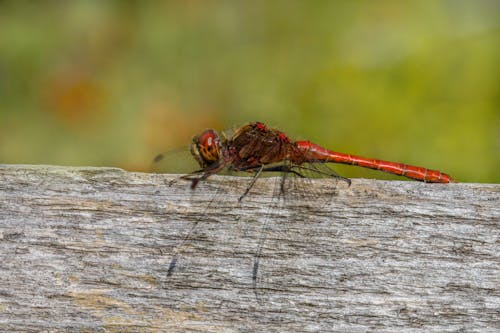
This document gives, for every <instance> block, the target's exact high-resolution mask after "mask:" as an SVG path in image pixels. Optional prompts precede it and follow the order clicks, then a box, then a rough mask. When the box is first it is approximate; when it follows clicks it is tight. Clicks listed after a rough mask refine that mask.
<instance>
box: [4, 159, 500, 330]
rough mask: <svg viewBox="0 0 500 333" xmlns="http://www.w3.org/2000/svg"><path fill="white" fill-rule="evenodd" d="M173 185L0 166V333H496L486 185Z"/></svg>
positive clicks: (497, 199)
mask: <svg viewBox="0 0 500 333" xmlns="http://www.w3.org/2000/svg"><path fill="white" fill-rule="evenodd" d="M175 179H177V178H176V176H173V175H158V174H146V173H129V172H125V171H123V170H120V169H112V168H91V167H80V168H69V167H57V166H26V165H0V211H1V215H0V281H1V284H0V330H1V331H42V330H46V331H119V332H124V331H131V332H136V331H140V332H292V331H296V332H331V331H337V332H371V331H377V332H498V331H500V289H499V286H500V255H499V253H500V241H499V235H500V222H499V221H500V185H495V184H461V183H459V184H446V185H442V184H424V183H419V182H412V181H377V180H366V179H354V180H353V181H352V185H351V186H350V187H349V186H347V185H346V184H345V183H344V182H336V181H335V180H325V179H322V180H298V181H297V182H295V183H294V187H293V188H290V189H289V190H288V191H287V192H285V200H282V198H281V197H280V196H279V195H278V194H279V191H278V190H276V189H279V179H278V178H264V179H260V180H258V181H257V183H256V184H255V186H254V187H253V188H252V190H251V191H250V193H249V194H248V195H247V196H246V197H245V198H243V200H242V201H241V202H239V201H238V198H239V197H240V195H241V194H242V193H243V192H244V191H245V189H246V187H247V186H248V184H249V181H250V180H249V178H239V177H213V178H211V179H210V180H209V181H207V182H203V183H201V184H200V185H199V187H198V188H196V189H195V190H194V191H192V190H190V189H189V183H187V182H186V181H182V180H177V181H175ZM172 180H174V181H173V182H172ZM304 189H305V191H303V190H304ZM193 226H194V227H193ZM173 258H176V261H175V265H174V261H173ZM256 261H258V266H257V268H255V266H256V265H255V262H256Z"/></svg>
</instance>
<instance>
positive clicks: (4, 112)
mask: <svg viewBox="0 0 500 333" xmlns="http://www.w3.org/2000/svg"><path fill="white" fill-rule="evenodd" d="M254 120H259V121H263V122H265V123H267V124H268V125H270V126H272V127H277V128H280V129H281V130H283V131H284V132H286V133H287V134H289V135H290V136H291V137H293V138H296V139H309V140H311V141H314V142H316V143H319V144H321V145H323V146H326V147H328V148H330V149H333V150H337V151H340V152H346V153H352V154H358V155H364V156H367V157H375V158H380V159H387V160H393V161H397V162H405V163H409V164H416V165H421V166H425V167H428V168H433V169H439V170H442V171H444V172H447V173H449V174H451V175H452V176H454V177H455V178H457V179H458V180H460V181H466V182H500V154H499V152H500V2H499V1H478V0H475V1H467V0H449V1H433V0H427V1H426V0H421V1H348V0H345V1H305V0H304V1H293V0H277V1H202V0H189V1H90V0H89V1H76V0H75V1H0V163H36V164H59V165H93V166H116V167H121V168H125V169H127V170H133V171H148V170H150V164H151V160H152V158H153V157H154V156H155V155H156V154H157V153H159V152H162V151H166V150H167V151H168V150H170V149H175V148H177V147H184V146H187V145H188V144H189V143H190V140H191V137H192V135H194V134H196V133H198V132H200V131H201V130H203V129H205V128H207V127H214V128H216V129H224V128H228V127H229V128H230V127H234V126H237V125H241V124H244V123H246V122H248V121H254ZM335 169H336V170H337V171H338V172H340V173H341V174H342V175H344V176H347V177H370V178H381V179H387V178H391V179H392V178H394V177H391V176H389V175H387V174H384V173H380V172H374V171H370V170H364V169H361V168H355V167H348V166H339V167H338V168H337V167H335ZM186 171H190V170H186Z"/></svg>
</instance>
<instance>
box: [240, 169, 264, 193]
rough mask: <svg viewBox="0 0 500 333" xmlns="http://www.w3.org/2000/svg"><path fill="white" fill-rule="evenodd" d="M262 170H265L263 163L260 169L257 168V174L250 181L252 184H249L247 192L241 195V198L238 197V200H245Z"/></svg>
mask: <svg viewBox="0 0 500 333" xmlns="http://www.w3.org/2000/svg"><path fill="white" fill-rule="evenodd" d="M262 170H264V166H263V165H262V166H261V167H260V168H259V169H257V171H256V172H255V175H254V176H253V178H252V181H251V182H250V185H248V186H247V188H246V190H245V192H244V193H243V194H242V195H241V196H240V198H239V199H238V201H240V202H241V200H243V198H244V197H245V196H246V195H247V194H248V192H250V190H251V189H252V187H253V185H254V184H255V181H256V180H257V178H259V176H260V174H261V173H262Z"/></svg>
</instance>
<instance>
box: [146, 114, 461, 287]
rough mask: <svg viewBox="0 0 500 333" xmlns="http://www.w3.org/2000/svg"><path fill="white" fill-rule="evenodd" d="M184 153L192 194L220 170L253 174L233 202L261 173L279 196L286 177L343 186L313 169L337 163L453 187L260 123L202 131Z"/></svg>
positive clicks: (433, 176) (434, 175)
mask: <svg viewBox="0 0 500 333" xmlns="http://www.w3.org/2000/svg"><path fill="white" fill-rule="evenodd" d="M190 150H191V155H192V157H193V158H194V159H195V160H196V161H197V162H198V165H199V167H200V169H198V170H196V171H194V172H192V173H190V174H187V175H184V176H181V178H182V179H185V180H188V181H190V182H191V186H190V187H191V189H195V188H196V186H197V185H198V184H199V183H200V182H201V181H204V180H206V179H207V178H209V177H210V176H212V175H215V174H219V173H222V172H223V171H229V172H248V173H251V174H253V178H252V180H251V182H250V184H249V185H248V186H247V188H246V189H245V191H244V193H243V194H242V195H241V196H240V197H239V201H241V200H242V199H243V198H244V197H245V196H246V195H247V194H248V193H249V191H250V189H251V188H252V187H253V185H254V184H255V181H256V180H257V179H258V178H259V177H260V176H261V175H262V174H263V173H265V172H280V173H282V175H283V177H282V179H283V181H281V183H280V184H281V186H280V192H281V193H284V192H285V191H286V189H285V187H284V184H285V182H284V179H285V177H284V176H286V175H290V174H291V175H293V176H296V177H299V178H306V177H310V175H311V174H312V175H316V176H319V177H334V178H337V179H341V180H343V181H345V182H346V183H347V184H348V185H350V184H351V181H350V180H349V179H348V178H344V177H341V176H339V175H338V174H337V173H335V172H334V171H333V170H331V169H329V168H323V167H318V166H319V165H325V164H328V163H342V164H349V165H355V166H360V167H364V168H369V169H375V170H380V171H384V172H388V173H391V174H395V175H400V176H404V177H407V178H410V179H414V180H417V181H422V182H426V183H450V182H455V180H454V179H453V178H452V177H451V176H449V175H448V174H446V173H443V172H441V171H438V170H431V169H427V168H424V167H420V166H414V165H408V164H404V163H397V162H389V161H384V160H379V159H374V158H366V157H362V156H356V155H352V154H344V153H339V152H335V151H332V150H329V149H326V148H324V147H322V146H320V145H318V144H315V143H312V142H310V141H294V140H292V139H291V138H289V137H288V136H287V135H286V134H285V133H283V132H281V131H280V130H278V129H273V128H270V127H268V126H267V125H265V124H264V123H262V122H251V123H248V124H245V125H243V126H241V127H239V128H237V129H235V130H234V131H233V132H231V133H229V134H226V132H222V135H219V134H218V133H217V131H215V130H214V129H206V130H204V131H203V132H202V133H201V134H200V135H196V136H195V137H194V138H193V140H192V142H191V146H190ZM164 158H165V156H164V155H162V154H160V155H158V156H157V157H156V158H155V160H154V161H155V162H159V161H160V160H162V159H164ZM195 226H196V224H195V225H193V226H192V227H191V229H190V231H189V232H188V235H187V236H186V237H185V238H184V239H183V241H182V242H181V244H180V245H179V246H178V247H177V248H180V247H181V246H182V244H183V243H184V242H185V241H186V240H187V239H188V237H189V235H190V234H191V232H192V231H193V229H194V227H195ZM260 246H261V245H259V247H260ZM258 251H260V250H258ZM177 253H178V251H176V253H175V255H174V258H173V259H172V261H171V263H170V265H169V268H168V272H167V276H170V275H172V273H173V271H174V268H175V266H176V262H177ZM258 257H259V255H257V257H256V259H255V260H254V266H253V276H252V279H253V282H254V283H253V285H254V289H255V285H256V279H257V271H258V265H259V262H258Z"/></svg>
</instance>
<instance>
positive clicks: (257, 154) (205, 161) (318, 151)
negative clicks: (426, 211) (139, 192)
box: [155, 122, 455, 199]
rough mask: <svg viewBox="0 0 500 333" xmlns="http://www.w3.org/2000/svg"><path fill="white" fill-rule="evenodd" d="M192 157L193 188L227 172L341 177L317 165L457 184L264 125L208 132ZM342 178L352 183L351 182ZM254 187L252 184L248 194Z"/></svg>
mask: <svg viewBox="0 0 500 333" xmlns="http://www.w3.org/2000/svg"><path fill="white" fill-rule="evenodd" d="M191 154H192V155H193V157H194V158H195V159H196V161H197V162H198V164H199V165H200V167H201V169H200V170H198V171H195V172H193V173H191V174H189V175H186V176H183V177H182V178H183V179H189V180H191V181H192V183H191V188H193V189H194V188H195V187H196V185H197V184H198V182H199V181H202V180H205V179H207V178H208V177H210V176H211V175H214V174H216V173H219V172H221V171H222V170H224V169H228V170H229V171H247V172H252V173H254V174H255V177H254V179H256V178H258V177H259V175H260V174H261V172H268V171H281V172H285V173H293V174H295V175H297V176H299V177H305V176H304V174H303V173H304V172H305V171H313V172H315V173H318V174H322V175H326V176H333V177H339V176H338V175H336V174H335V173H329V174H327V173H326V172H324V171H321V170H320V169H311V167H309V166H307V165H310V164H315V163H343V164H350V165H357V166H360V167H364V168H370V169H375V170H381V171H385V172H389V173H392V174H395V175H400V176H404V177H408V178H412V179H416V180H419V181H423V182H428V183H450V182H455V180H454V179H453V178H451V177H450V176H449V175H447V174H445V173H443V172H441V171H437V170H430V169H427V168H423V167H418V166H413V165H408V164H403V163H396V162H388V161H382V160H377V159H372V158H365V157H361V156H355V155H350V154H343V153H337V152H334V151H331V150H328V149H326V148H323V147H321V146H319V145H317V144H315V143H312V142H310V141H293V140H291V139H290V138H289V137H288V136H287V135H286V134H284V133H283V132H280V131H279V130H276V129H272V128H269V127H267V126H266V125H265V124H263V123H261V122H252V123H249V124H246V125H243V126H242V127H240V128H238V129H236V130H235V131H234V133H233V134H232V135H231V136H230V137H226V136H223V137H222V138H221V137H220V136H219V134H218V133H217V132H216V131H215V130H213V129H207V130H205V131H204V132H203V133H201V134H200V135H198V136H195V137H194V138H193V142H192V143H191ZM161 158H163V156H162V155H160V156H158V157H157V158H156V159H155V160H159V159H161ZM339 178H342V179H344V180H346V181H347V182H349V183H350V180H349V179H346V178H343V177H339ZM252 185H253V182H252V184H251V185H250V186H249V188H248V189H247V190H246V192H245V194H246V193H248V191H249V190H250V188H251V187H252ZM245 194H244V195H245ZM244 195H243V196H244ZM243 196H242V197H243ZM242 197H241V198H242ZM241 198H240V199H241Z"/></svg>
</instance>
